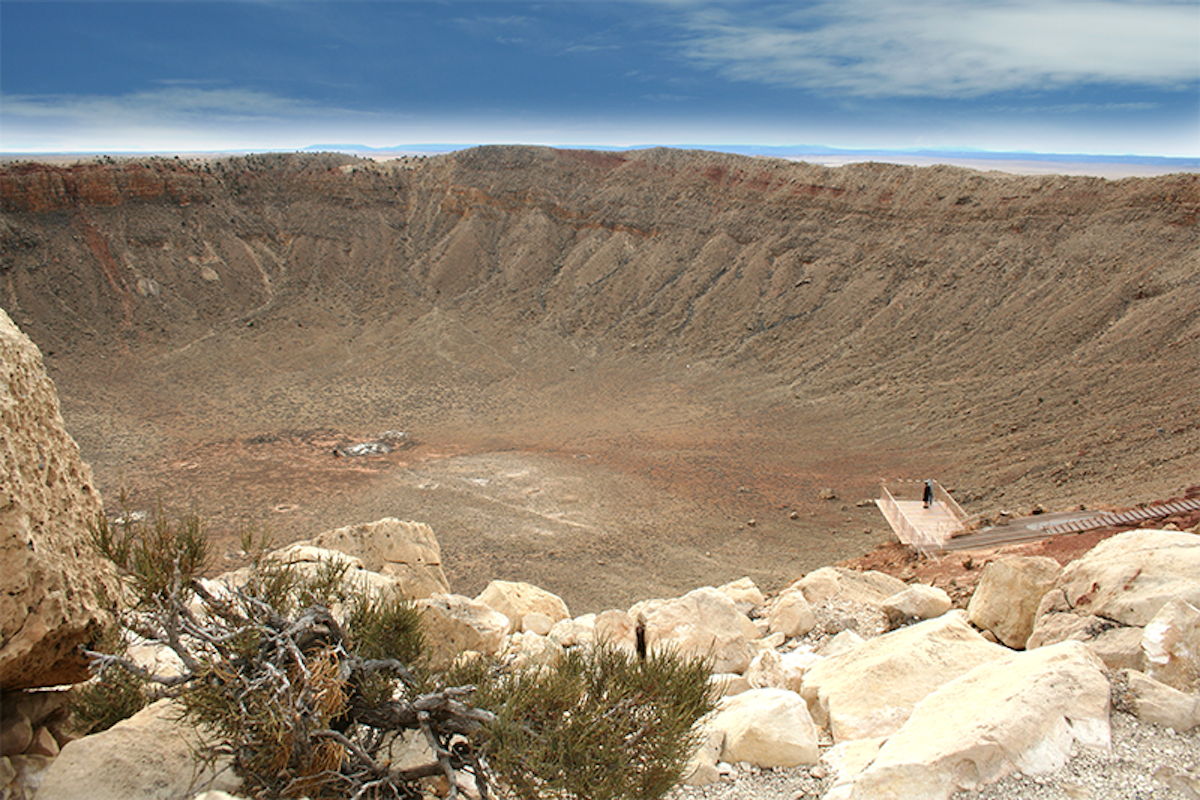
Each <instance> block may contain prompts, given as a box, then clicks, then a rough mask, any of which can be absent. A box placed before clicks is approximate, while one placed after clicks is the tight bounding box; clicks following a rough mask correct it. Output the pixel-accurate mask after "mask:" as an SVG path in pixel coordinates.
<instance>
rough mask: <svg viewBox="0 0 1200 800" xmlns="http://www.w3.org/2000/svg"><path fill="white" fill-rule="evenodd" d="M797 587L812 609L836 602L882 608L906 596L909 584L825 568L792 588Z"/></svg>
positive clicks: (878, 575)
mask: <svg viewBox="0 0 1200 800" xmlns="http://www.w3.org/2000/svg"><path fill="white" fill-rule="evenodd" d="M793 587H794V588H797V589H799V590H800V591H801V592H803V593H804V599H805V600H807V601H808V602H809V603H811V604H812V605H820V604H821V603H823V602H825V601H826V600H835V599H836V600H841V601H848V602H853V603H868V604H871V605H879V604H881V603H882V602H883V601H884V600H886V599H888V598H889V597H891V596H892V595H894V594H898V593H899V592H903V591H904V590H905V589H907V588H908V584H906V583H905V582H904V581H902V580H900V579H899V578H893V577H892V576H891V575H886V574H884V573H882V572H876V571H874V570H869V571H867V572H859V571H858V570H853V569H846V568H845V567H821V568H820V569H817V570H813V571H812V572H810V573H808V574H807V575H805V576H804V577H803V578H801V579H800V580H798V581H796V582H795V583H794V584H792V586H791V587H788V588H789V589H791V588H793Z"/></svg>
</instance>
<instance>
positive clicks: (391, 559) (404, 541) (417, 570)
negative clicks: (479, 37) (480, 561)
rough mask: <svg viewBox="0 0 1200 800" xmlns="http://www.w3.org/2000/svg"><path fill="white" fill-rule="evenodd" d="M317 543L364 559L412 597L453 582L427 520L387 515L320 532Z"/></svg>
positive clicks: (369, 567)
mask: <svg viewBox="0 0 1200 800" xmlns="http://www.w3.org/2000/svg"><path fill="white" fill-rule="evenodd" d="M312 543H313V544H314V545H316V546H317V547H323V548H327V549H330V550H339V551H341V552H343V553H347V554H349V555H352V556H355V557H357V558H358V559H360V560H361V561H362V566H363V568H364V569H366V570H368V571H370V572H378V573H379V574H381V575H384V576H387V577H389V578H391V579H392V580H393V581H394V582H395V584H396V588H397V589H398V590H399V592H400V593H401V594H402V595H404V596H405V597H408V598H409V599H412V600H418V599H421V598H425V597H429V596H431V595H434V594H447V593H449V591H450V584H449V582H447V580H446V575H445V573H444V572H443V571H442V551H441V548H440V547H439V546H438V541H437V537H436V536H434V534H433V529H431V528H430V527H429V526H428V525H426V524H425V523H424V522H410V521H403V520H398V519H395V518H392V517H386V518H384V519H381V520H378V521H376V522H369V523H366V524H364V525H350V526H347V527H345V528H336V529H334V530H330V531H325V532H324V533H321V534H318V535H317V536H316V537H315V538H314V539H313V540H312Z"/></svg>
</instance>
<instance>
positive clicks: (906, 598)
mask: <svg viewBox="0 0 1200 800" xmlns="http://www.w3.org/2000/svg"><path fill="white" fill-rule="evenodd" d="M951 605H953V604H952V603H951V602H950V595H948V594H946V592H945V590H944V589H939V588H938V587H936V586H925V585H924V584H920V583H916V584H913V585H912V586H909V587H908V588H907V589H905V590H904V591H901V592H897V593H896V594H894V595H892V596H891V597H889V598H887V599H886V600H884V601H883V603H881V604H880V608H882V609H883V613H884V614H885V615H886V616H887V618H888V623H890V624H891V626H892V627H893V628H898V627H900V626H901V625H907V624H908V623H910V622H916V621H918V620H922V619H933V618H934V617H940V616H941V615H942V614H945V613H946V612H947V611H949V610H950V606H951Z"/></svg>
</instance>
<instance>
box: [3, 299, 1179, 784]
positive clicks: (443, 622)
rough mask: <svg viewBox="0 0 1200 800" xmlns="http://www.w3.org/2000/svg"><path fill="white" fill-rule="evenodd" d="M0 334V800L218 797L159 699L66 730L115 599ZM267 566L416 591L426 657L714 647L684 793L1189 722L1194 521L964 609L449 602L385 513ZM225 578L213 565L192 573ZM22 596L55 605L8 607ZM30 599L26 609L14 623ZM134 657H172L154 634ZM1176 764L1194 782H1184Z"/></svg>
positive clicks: (74, 483)
mask: <svg viewBox="0 0 1200 800" xmlns="http://www.w3.org/2000/svg"><path fill="white" fill-rule="evenodd" d="M0 334H3V336H2V339H0V345H2V346H3V348H4V349H3V353H4V361H3V364H4V368H5V370H7V374H6V378H7V380H6V381H5V382H4V385H3V387H0V388H2V389H3V390H4V392H5V393H4V394H3V396H2V397H0V400H2V405H0V410H2V411H3V413H4V415H5V422H6V431H5V432H6V438H5V443H4V451H3V455H4V458H5V469H6V474H7V475H10V476H16V477H19V480H16V479H15V478H14V479H11V480H10V481H9V482H7V483H6V484H5V486H4V492H5V495H4V498H3V499H4V502H5V504H6V505H5V506H4V507H3V509H2V511H3V516H2V517H0V521H3V523H4V528H3V537H4V538H3V543H4V549H3V557H4V569H3V570H2V574H3V575H4V576H5V580H6V581H9V580H12V579H14V578H17V579H20V580H23V581H24V584H21V586H19V587H18V589H20V591H17V590H11V591H8V592H6V593H5V595H4V596H5V598H6V599H7V600H6V602H7V605H5V606H4V615H3V617H2V618H0V624H2V625H3V631H4V639H3V642H2V644H0V653H2V654H4V658H5V660H4V661H0V665H3V668H4V670H5V671H4V672H3V673H2V674H3V675H4V676H5V683H4V684H3V688H4V697H3V717H2V724H0V748H2V750H0V785H2V787H3V788H2V789H0V791H2V792H3V796H4V797H5V798H11V799H12V800H27V799H28V798H32V797H33V796H35V792H36V797H37V799H38V800H68V799H69V798H76V797H79V790H80V786H81V785H86V786H87V787H88V791H87V794H88V796H89V797H91V798H97V799H102V798H122V799H123V800H140V799H142V798H144V799H146V800H149V799H150V798H177V797H204V798H205V799H206V800H213V799H214V798H216V797H228V796H230V795H229V794H226V793H230V792H231V793H234V795H236V792H237V790H238V788H237V781H236V779H235V778H234V777H233V776H232V775H230V774H229V770H228V768H227V767H228V765H227V763H224V762H222V761H221V760H220V759H216V760H209V761H207V762H204V763H199V762H196V761H194V760H193V759H192V758H190V757H186V754H195V753H200V752H202V751H203V749H204V744H205V741H206V735H205V732H203V731H196V730H192V729H186V728H183V727H181V725H180V724H179V723H178V722H176V721H175V718H174V716H173V715H172V709H171V708H170V704H169V703H160V704H155V705H152V706H150V707H148V708H147V709H145V710H143V711H142V712H141V713H139V714H137V715H136V716H134V717H132V718H130V719H129V720H126V721H124V722H121V723H118V724H117V725H116V726H114V727H113V728H112V729H110V730H108V731H106V732H104V733H100V734H96V735H93V736H86V737H82V738H72V734H71V731H70V725H69V722H68V721H67V720H66V719H65V715H64V713H63V696H64V695H65V692H64V691H62V690H61V689H59V688H51V687H56V686H58V685H59V684H62V683H69V682H73V681H76V680H79V679H81V678H82V677H84V676H83V675H82V674H81V673H80V672H78V671H77V670H78V665H76V667H75V670H76V671H70V670H68V669H67V668H65V667H64V666H63V664H64V663H71V659H72V657H73V654H74V647H75V645H76V644H78V643H87V642H90V641H92V640H93V639H94V637H95V636H96V635H98V631H99V629H100V628H102V627H103V626H104V625H105V624H107V623H108V622H109V619H110V618H109V617H108V616H107V614H108V613H109V611H110V610H111V608H112V606H113V604H114V603H115V599H116V598H117V597H118V596H119V592H118V591H117V587H116V582H115V579H114V578H113V577H112V576H111V574H110V573H107V572H105V571H104V569H103V568H102V567H101V566H100V565H99V564H98V563H97V562H95V561H94V560H93V559H92V558H91V557H90V556H89V555H88V554H89V553H90V552H91V551H90V547H89V542H88V522H89V517H88V515H89V514H91V513H95V512H96V511H98V510H99V498H98V496H97V495H96V493H95V492H94V490H91V489H90V488H89V487H90V477H89V472H88V470H87V468H86V466H85V465H83V464H82V463H80V462H79V461H78V455H77V449H76V448H75V446H74V442H73V441H72V440H71V439H70V436H69V435H67V434H66V433H65V431H63V430H62V425H61V418H60V417H59V416H58V414H57V407H56V403H55V395H54V391H53V386H52V385H50V384H49V382H48V380H47V379H46V378H45V376H44V373H42V372H41V371H40V359H39V358H38V355H37V351H36V348H34V347H33V346H32V345H31V344H28V343H27V340H25V339H24V338H23V336H22V335H21V334H20V332H19V331H18V330H17V329H16V327H15V326H14V325H12V324H11V322H10V321H9V320H8V319H7V317H5V316H3V315H2V314H0ZM270 557H273V558H278V559H281V560H284V561H286V562H288V563H293V564H297V565H299V567H300V568H301V569H315V568H316V565H317V564H319V563H320V562H322V561H328V560H339V561H344V562H347V565H348V569H347V570H346V572H345V576H344V580H347V581H350V582H352V583H353V587H354V588H355V590H356V591H362V592H381V593H383V592H386V593H394V594H397V595H399V596H403V597H406V598H408V599H410V600H412V601H413V602H415V603H416V605H417V607H418V608H419V609H420V612H421V614H422V615H423V617H424V620H425V623H426V630H427V637H428V645H429V649H430V654H431V657H432V658H433V660H434V661H435V662H442V663H445V662H448V661H450V660H452V659H455V658H458V657H460V656H462V654H463V653H466V652H474V653H480V654H482V655H485V656H489V657H495V658H498V659H500V660H502V661H504V662H508V663H513V664H551V663H553V662H554V661H555V660H556V659H558V658H560V657H561V656H562V654H563V653H564V652H566V651H567V650H569V649H570V648H579V647H588V646H590V645H591V644H592V643H594V642H596V641H598V640H606V641H608V642H610V643H612V644H614V645H616V646H618V647H622V648H628V649H629V650H631V651H632V650H634V649H635V647H636V643H635V641H636V640H635V631H637V630H638V629H639V628H640V629H642V630H643V631H644V634H645V639H646V642H647V644H648V646H649V647H650V648H657V647H671V648H673V649H675V650H677V651H678V652H681V653H683V654H687V655H705V656H708V657H710V658H712V660H713V665H714V674H713V677H712V680H713V684H714V690H715V691H718V692H720V693H721V695H722V700H721V702H720V707H719V709H718V710H717V711H716V712H715V713H714V714H713V715H712V716H711V717H710V718H708V719H707V720H705V721H704V722H703V723H702V724H703V726H704V731H703V736H702V737H701V738H702V744H701V747H700V748H699V749H698V751H697V752H696V754H695V757H694V758H693V761H692V764H691V765H690V768H689V771H688V775H687V777H686V781H687V782H688V783H690V784H692V785H703V784H706V783H712V782H717V781H721V780H723V776H724V775H727V774H729V772H730V769H731V765H733V764H751V765H756V766H758V767H763V768H775V767H795V766H797V765H812V766H813V767H814V768H821V769H822V770H824V771H825V772H826V774H827V775H828V776H829V780H828V786H827V787H826V791H825V795H824V796H825V797H827V798H837V800H849V799H850V798H937V799H938V800H943V799H946V798H950V797H951V796H952V795H953V794H954V793H955V792H959V791H963V790H974V789H979V788H981V787H984V786H986V785H987V784H989V783H992V782H995V781H997V780H999V779H1001V778H1003V777H1005V776H1007V775H1010V774H1013V773H1021V774H1024V775H1039V774H1043V773H1046V772H1049V771H1053V770H1055V769H1058V768H1060V767H1062V766H1063V765H1064V764H1065V763H1067V762H1068V761H1069V759H1071V758H1072V757H1073V755H1075V754H1078V753H1079V752H1080V751H1081V750H1082V749H1089V748H1095V749H1105V748H1108V747H1110V746H1111V728H1110V719H1111V715H1112V714H1113V712H1114V702H1115V703H1116V710H1117V711H1118V712H1119V713H1127V712H1128V713H1132V714H1133V715H1135V716H1136V717H1137V718H1138V719H1140V720H1142V721H1143V722H1144V723H1145V724H1153V725H1165V726H1169V727H1171V728H1174V729H1175V730H1177V731H1181V732H1182V731H1190V730H1192V729H1194V728H1196V727H1197V726H1198V725H1200V610H1198V609H1197V605H1198V604H1200V536H1198V535H1197V534H1196V532H1194V531H1192V532H1188V531H1169V530H1137V531H1131V532H1128V533H1124V534H1119V535H1116V536H1114V537H1112V538H1110V539H1108V540H1106V541H1104V542H1102V543H1101V544H1100V545H1098V546H1096V547H1095V548H1094V549H1093V550H1092V551H1090V552H1089V553H1087V554H1086V555H1085V556H1083V557H1082V558H1080V559H1078V560H1076V561H1075V562H1073V563H1071V564H1069V565H1068V566H1066V567H1065V568H1062V569H1055V568H1053V567H1052V566H1051V565H1050V564H1047V563H1046V562H1045V561H1044V560H1042V559H1036V558H1026V559H1021V558H1004V559H997V560H996V561H994V562H992V564H989V565H988V569H987V570H986V571H985V573H984V574H983V575H982V576H981V579H980V584H979V587H978V588H977V589H976V591H975V595H974V596H973V597H972V599H971V602H970V604H969V606H968V608H967V609H966V610H962V609H951V608H949V600H948V598H946V597H945V595H944V593H943V592H940V590H936V589H934V588H933V587H926V586H922V585H920V584H906V583H904V582H903V581H900V580H899V579H897V578H894V577H891V576H888V575H885V574H883V573H879V572H871V571H866V572H863V571H856V570H852V569H847V568H842V567H824V568H821V569H818V570H814V571H811V572H809V573H808V574H806V575H804V576H803V577H801V578H800V579H799V580H797V581H795V582H794V583H792V584H791V585H789V586H787V587H786V588H785V589H783V590H782V591H780V592H777V593H775V594H773V595H771V596H767V595H765V594H764V593H763V592H761V591H760V590H759V589H758V587H756V586H755V585H754V583H753V582H752V581H749V580H746V579H743V580H739V581H735V582H732V583H728V584H724V585H721V586H706V587H700V588H697V589H694V590H693V591H690V592H688V593H686V594H684V595H682V596H679V597H672V598H662V599H648V600H643V601H640V602H638V603H635V604H634V605H632V606H631V607H629V608H627V609H619V608H613V609H609V610H606V611H603V612H601V613H598V614H585V615H581V616H577V617H573V616H572V615H571V614H570V611H569V609H568V607H567V604H566V603H565V602H564V601H563V600H562V599H561V598H559V597H556V596H555V595H553V594H552V593H550V592H548V591H545V590H543V589H541V588H539V587H537V586H533V585H530V584H526V583H521V582H515V581H494V582H492V583H491V584H489V585H488V586H487V587H486V588H485V589H484V591H483V592H481V593H479V594H478V595H477V596H475V597H468V596H463V595H457V594H454V593H452V591H451V587H450V586H449V585H448V583H447V581H446V578H445V576H444V574H443V573H442V570H441V554H440V547H439V545H438V542H437V539H436V537H435V535H434V532H433V531H432V530H431V529H430V528H429V526H427V525H424V524H422V523H419V522H407V521H402V520H397V519H390V518H389V519H382V520H379V521H377V522H375V523H372V524H369V525H360V526H352V527H349V528H341V529H337V530H331V531H328V532H326V533H323V534H320V535H319V536H317V537H314V538H313V539H312V540H310V541H305V542H299V543H294V544H291V545H289V546H288V547H286V548H283V549H281V550H278V551H275V552H274V553H272V554H271V556H270ZM39 558H40V559H42V561H38V560H37V559H39ZM240 578H241V576H240V575H239V573H237V572H231V573H226V574H224V575H221V576H217V577H215V578H213V579H210V588H211V590H213V591H220V590H221V588H222V587H223V586H235V585H237V584H238V583H239V580H240ZM21 591H24V592H26V593H27V594H28V595H29V596H30V597H39V596H40V597H43V598H49V599H43V600H42V601H41V602H40V605H39V604H38V603H35V602H33V601H32V600H31V601H27V602H21V603H14V602H12V598H14V597H17V598H19V597H22V596H23V595H21ZM56 593H57V594H56ZM1005 600H1007V602H1005ZM43 607H44V608H47V609H54V610H55V614H57V616H52V615H50V614H49V613H48V612H45V611H43V610H41V609H43ZM34 609H36V610H37V613H38V614H40V617H38V618H37V619H36V621H35V623H29V622H27V621H26V620H27V619H28V618H29V617H31V616H32V615H33V613H34V611H33V610H34ZM63 609H77V611H76V612H75V613H74V615H72V614H67V613H65V611H62V610H63ZM333 611H334V613H335V614H337V613H338V611H339V610H338V609H333ZM1025 631H1028V632H1029V633H1028V635H1025V636H1024V640H1022V637H1023V635H1024V632H1025ZM30 653H43V654H44V655H38V656H36V657H31V656H30V655H29V654H30ZM10 654H11V655H10ZM143 658H144V661H143V663H145V664H146V665H147V667H148V668H151V669H169V665H167V661H166V660H165V659H161V658H157V657H156V656H155V653H154V647H153V646H152V645H151V646H148V647H147V648H145V649H144V653H143ZM10 665H12V666H10ZM171 754H175V755H171ZM401 755H402V754H397V757H400V756H401ZM1176 777H1179V776H1176ZM1179 779H1180V780H1182V781H1184V782H1185V784H1186V785H1187V786H1189V787H1191V789H1189V791H1195V790H1196V786H1197V781H1198V779H1200V776H1197V775H1195V774H1189V775H1184V776H1182V777H1181V778H1179Z"/></svg>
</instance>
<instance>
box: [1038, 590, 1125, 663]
mask: <svg viewBox="0 0 1200 800" xmlns="http://www.w3.org/2000/svg"><path fill="white" fill-rule="evenodd" d="M1061 594H1062V593H1061V592H1060V591H1059V590H1058V589H1054V590H1052V591H1050V592H1048V593H1047V594H1046V596H1045V597H1043V598H1042V605H1041V607H1040V608H1039V610H1038V618H1037V622H1036V623H1035V624H1034V628H1033V632H1032V633H1030V634H1029V639H1028V641H1027V642H1026V643H1025V648H1026V649H1027V650H1032V649H1034V648H1035V647H1044V646H1046V645H1048V644H1057V643H1058V642H1065V641H1067V640H1068V639H1074V640H1075V641H1079V642H1090V641H1092V640H1093V639H1096V638H1097V637H1099V636H1101V635H1102V634H1104V633H1105V632H1107V631H1110V630H1112V629H1113V628H1118V627H1121V626H1120V625H1119V624H1118V623H1116V622H1114V621H1113V620H1111V619H1104V618H1103V617H1097V616H1096V615H1094V614H1083V615H1081V614H1074V613H1072V612H1070V611H1058V610H1053V609H1057V608H1059V606H1058V600H1057V598H1058V597H1059V596H1060V595H1061Z"/></svg>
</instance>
